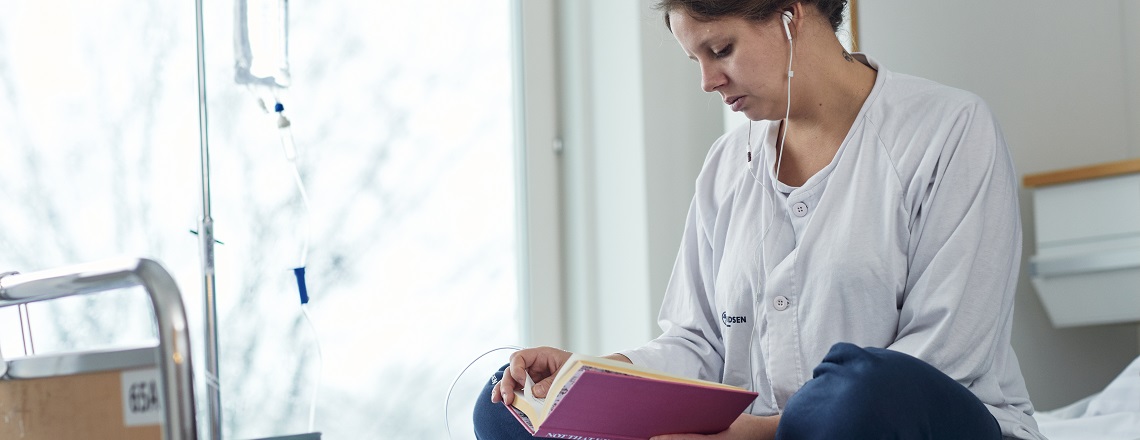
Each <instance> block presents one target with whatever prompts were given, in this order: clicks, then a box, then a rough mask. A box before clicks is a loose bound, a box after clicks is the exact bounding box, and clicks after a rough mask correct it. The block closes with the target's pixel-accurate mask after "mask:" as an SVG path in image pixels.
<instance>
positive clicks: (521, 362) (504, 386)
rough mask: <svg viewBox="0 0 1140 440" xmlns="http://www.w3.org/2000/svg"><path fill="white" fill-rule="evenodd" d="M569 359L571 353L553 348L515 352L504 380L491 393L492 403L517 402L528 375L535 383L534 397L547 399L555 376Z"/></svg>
mask: <svg viewBox="0 0 1140 440" xmlns="http://www.w3.org/2000/svg"><path fill="white" fill-rule="evenodd" d="M569 358H570V352H568V351H563V350H559V349H557V348H553V347H536V348H528V349H525V350H520V351H517V352H515V353H514V354H512V355H511V366H510V367H507V371H506V372H504V373H503V380H502V381H500V382H499V386H497V387H495V389H494V390H492V391H491V401H492V402H500V401H502V402H506V403H507V404H508V405H509V404H510V403H511V402H513V401H514V400H515V390H516V389H520V388H522V384H525V383H526V376H527V374H530V378H531V379H532V380H534V381H535V383H534V396H535V397H540V398H541V397H546V392H547V391H549V390H550V383H551V382H553V381H554V375H555V374H556V373H558V369H559V368H562V364H564V363H566V360H567V359H569Z"/></svg>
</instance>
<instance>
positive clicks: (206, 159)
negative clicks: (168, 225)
mask: <svg viewBox="0 0 1140 440" xmlns="http://www.w3.org/2000/svg"><path fill="white" fill-rule="evenodd" d="M194 8H195V21H196V28H197V34H198V35H197V45H198V127H199V134H198V136H199V141H198V142H199V148H200V150H201V155H202V160H201V162H202V218H201V219H200V220H199V222H198V239H199V240H200V243H201V251H200V252H201V257H202V277H203V278H204V280H203V283H202V287H203V293H204V301H203V308H204V309H205V313H204V315H205V317H206V395H207V403H208V408H207V414H209V427H208V428H207V429H208V431H209V438H210V439H211V440H221V438H222V395H221V380H220V379H219V377H218V322H217V311H218V310H217V298H216V297H215V296H214V219H213V218H211V217H210V141H209V136H208V130H207V129H206V122H207V118H206V49H205V39H204V32H203V30H202V0H194Z"/></svg>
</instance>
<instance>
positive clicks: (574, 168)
mask: <svg viewBox="0 0 1140 440" xmlns="http://www.w3.org/2000/svg"><path fill="white" fill-rule="evenodd" d="M651 4H652V2H650V1H649V0H641V1H638V2H628V1H623V2H613V1H605V0H589V1H564V2H561V3H560V10H559V11H560V20H559V26H560V29H559V34H560V35H561V43H560V46H559V47H560V52H561V54H560V57H561V58H560V59H561V60H562V69H561V72H562V78H561V83H562V85H563V88H562V94H561V96H560V99H561V102H562V114H563V123H564V125H563V134H562V137H563V145H564V148H565V149H564V151H563V157H562V160H563V168H562V169H563V185H564V186H563V190H564V193H563V194H564V200H563V202H564V212H565V213H566V214H565V217H564V225H563V226H564V230H565V235H564V238H565V248H566V254H565V255H566V257H565V261H566V274H567V275H566V292H567V294H566V295H567V296H566V308H567V314H568V320H567V323H568V329H567V330H568V331H567V334H568V344H567V345H568V347H569V348H570V349H572V350H577V351H583V352H589V353H598V354H601V353H608V352H613V351H617V350H620V349H624V348H631V347H635V346H638V345H641V344H643V343H644V342H645V341H647V340H649V339H651V338H653V337H655V336H656V335H657V334H658V333H659V329H658V328H657V324H656V316H657V310H658V308H659V307H660V304H661V298H662V296H663V294H664V291H665V285H666V283H667V281H668V278H669V274H670V273H671V272H672V266H673V260H674V258H675V257H676V253H677V248H678V245H679V244H680V238H681V231H682V229H683V226H684V219H685V214H686V212H687V210H688V205H689V200H690V199H691V198H692V195H693V181H694V179H695V178H696V175H697V172H698V171H699V170H700V166H701V163H702V162H703V160H704V156H705V154H706V152H707V151H708V148H709V146H710V145H711V144H712V142H713V141H714V140H715V139H716V138H717V137H718V136H719V135H720V134H721V133H722V126H723V121H722V119H721V116H720V104H719V101H718V100H717V99H716V97H715V96H713V95H710V94H706V93H704V92H702V91H701V90H700V87H699V84H700V76H699V72H698V70H697V68H696V65H695V64H693V63H692V62H690V61H689V60H688V59H687V58H686V57H685V56H684V55H683V52H682V51H681V49H680V48H679V46H677V44H676V42H674V41H673V38H672V35H670V34H669V32H668V30H667V29H665V27H664V24H663V21H662V18H661V15H660V13H658V12H656V11H653V10H651V8H650V7H651Z"/></svg>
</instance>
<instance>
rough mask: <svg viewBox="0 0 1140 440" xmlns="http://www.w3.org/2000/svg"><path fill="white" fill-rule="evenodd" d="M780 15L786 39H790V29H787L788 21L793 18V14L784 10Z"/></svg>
mask: <svg viewBox="0 0 1140 440" xmlns="http://www.w3.org/2000/svg"><path fill="white" fill-rule="evenodd" d="M780 15H781V17H780V18H781V19H782V20H783V21H784V35H787V36H788V41H791V40H792V31H791V30H789V29H788V23H791V22H792V19H793V18H795V16H794V15H792V11H784V13H783V14H780Z"/></svg>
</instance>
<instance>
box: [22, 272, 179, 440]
mask: <svg viewBox="0 0 1140 440" xmlns="http://www.w3.org/2000/svg"><path fill="white" fill-rule="evenodd" d="M128 287H142V288H143V289H144V290H146V293H147V295H148V296H149V297H150V301H151V305H152V306H153V308H154V316H155V320H156V321H157V324H158V338H159V343H158V346H157V347H154V348H144V349H135V350H126V351H119V352H111V353H102V354H99V355H95V356H89V357H88V358H87V360H86V363H87V365H77V363H76V362H75V361H74V359H75V358H74V357H73V358H71V361H70V362H69V361H67V360H66V359H65V358H64V357H60V356H55V357H49V356H44V357H43V358H45V359H38V358H36V357H32V358H27V359H24V360H21V362H22V363H23V364H24V365H23V370H21V368H17V367H18V366H17V365H14V364H15V363H16V361H13V363H12V364H10V365H12V369H10V370H9V372H8V375H9V376H11V377H16V376H21V374H20V372H21V371H29V374H32V373H30V372H31V371H32V370H36V371H37V372H36V373H35V374H37V375H41V376H42V375H66V374H74V373H77V372H80V371H83V370H84V369H87V370H98V369H99V368H100V366H102V367H105V368H107V367H109V366H110V364H111V363H114V362H115V361H108V359H111V358H115V357H117V358H119V359H118V360H117V362H118V363H119V365H126V364H131V363H132V362H133V363H134V364H143V365H146V364H148V362H147V361H148V359H146V358H147V357H151V356H153V357H157V359H156V360H155V362H154V363H150V364H149V365H157V366H158V368H159V379H160V380H159V387H161V390H162V393H161V394H160V396H161V398H162V410H163V416H164V419H163V423H162V433H163V438H165V439H166V440H193V439H197V438H198V434H197V433H198V429H197V419H196V415H195V406H194V380H193V367H192V364H191V361H190V335H189V327H188V325H187V322H186V311H185V308H184V307H183V305H182V296H181V294H180V293H179V291H178V286H177V285H176V284H175V282H174V279H173V278H172V277H171V276H170V274H169V273H168V272H167V271H166V269H164V268H163V267H162V265H160V264H159V263H158V262H155V261H153V260H148V259H117V260H108V261H101V262H96V263H89V264H81V265H75V266H68V267H62V268H57V269H51V270H44V271H38V272H32V273H27V274H9V275H6V276H0V307H8V306H15V305H20V304H25V303H30V302H36V301H44V300H50V299H56V298H62V297H66V296H75V295H85V294H89V293H96V292H103V291H109V290H115V289H122V288H128ZM140 357H141V358H142V359H141V360H140V359H139V358H140ZM132 358H133V359H134V360H132ZM37 360H38V361H39V363H38V364H37V363H36V362H37ZM124 362H125V363H126V364H124ZM93 363H94V364H96V365H92V364H93ZM37 366H38V367H37Z"/></svg>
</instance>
